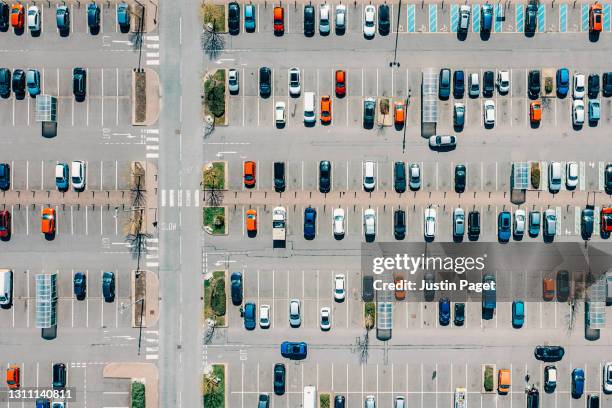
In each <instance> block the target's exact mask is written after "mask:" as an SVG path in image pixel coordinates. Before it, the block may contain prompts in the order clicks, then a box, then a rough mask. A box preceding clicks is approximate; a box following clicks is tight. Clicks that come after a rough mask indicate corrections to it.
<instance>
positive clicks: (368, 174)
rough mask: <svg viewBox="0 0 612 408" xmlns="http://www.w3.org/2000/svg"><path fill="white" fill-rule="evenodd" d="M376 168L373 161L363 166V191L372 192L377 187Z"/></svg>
mask: <svg viewBox="0 0 612 408" xmlns="http://www.w3.org/2000/svg"><path fill="white" fill-rule="evenodd" d="M375 167H376V165H375V163H374V162H373V161H366V162H365V163H364V164H363V189H364V190H365V191H368V192H369V191H372V190H374V187H376V175H375V174H374V173H375Z"/></svg>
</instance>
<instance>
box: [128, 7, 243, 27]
mask: <svg viewBox="0 0 612 408" xmlns="http://www.w3.org/2000/svg"><path fill="white" fill-rule="evenodd" d="M228 16H229V20H228V23H229V31H230V34H238V33H239V32H240V6H239V5H238V3H235V2H232V3H230V4H229V5H228ZM130 19H131V15H130V5H129V4H127V3H126V2H121V3H119V4H118V5H117V24H118V25H119V28H121V32H127V31H128V30H129V29H130Z"/></svg>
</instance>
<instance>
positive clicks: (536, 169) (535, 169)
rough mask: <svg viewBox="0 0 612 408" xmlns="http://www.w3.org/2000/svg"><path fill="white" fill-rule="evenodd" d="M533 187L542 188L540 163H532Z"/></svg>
mask: <svg viewBox="0 0 612 408" xmlns="http://www.w3.org/2000/svg"><path fill="white" fill-rule="evenodd" d="M531 185H532V186H533V188H535V189H538V188H540V163H538V162H535V163H531Z"/></svg>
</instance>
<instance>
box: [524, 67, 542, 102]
mask: <svg viewBox="0 0 612 408" xmlns="http://www.w3.org/2000/svg"><path fill="white" fill-rule="evenodd" d="M527 87H528V89H529V91H528V94H529V98H531V99H538V98H539V97H540V91H541V89H542V85H541V78H540V71H539V70H536V69H534V70H531V71H529V75H528V76H527Z"/></svg>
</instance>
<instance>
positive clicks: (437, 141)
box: [429, 135, 457, 149]
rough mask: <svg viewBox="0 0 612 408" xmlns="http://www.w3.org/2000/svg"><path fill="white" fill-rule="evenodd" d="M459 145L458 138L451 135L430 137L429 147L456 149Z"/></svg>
mask: <svg viewBox="0 0 612 408" xmlns="http://www.w3.org/2000/svg"><path fill="white" fill-rule="evenodd" d="M456 145H457V138H456V137H455V136H451V135H433V136H430V137H429V147H431V148H434V149H435V148H441V147H455V146H456Z"/></svg>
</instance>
